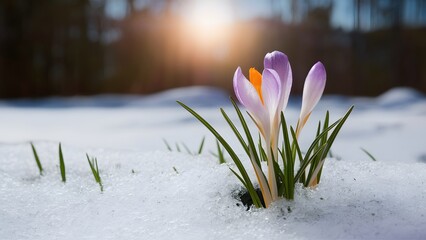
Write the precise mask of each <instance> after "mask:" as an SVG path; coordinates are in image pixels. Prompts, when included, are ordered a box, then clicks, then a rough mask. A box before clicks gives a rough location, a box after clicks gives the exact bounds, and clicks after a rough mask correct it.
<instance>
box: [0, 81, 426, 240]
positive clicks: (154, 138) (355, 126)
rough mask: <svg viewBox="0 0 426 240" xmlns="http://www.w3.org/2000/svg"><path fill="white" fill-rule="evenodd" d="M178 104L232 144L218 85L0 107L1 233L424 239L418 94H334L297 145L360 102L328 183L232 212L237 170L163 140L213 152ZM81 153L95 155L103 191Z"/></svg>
mask: <svg viewBox="0 0 426 240" xmlns="http://www.w3.org/2000/svg"><path fill="white" fill-rule="evenodd" d="M107 99H109V100H107ZM174 100H182V101H183V102H184V103H186V104H187V105H189V106H191V107H195V108H196V110H197V111H199V113H200V114H201V115H202V116H204V117H205V118H206V119H208V120H209V121H210V122H211V123H212V125H214V126H215V127H217V129H218V130H219V131H220V132H221V133H223V135H224V136H226V137H227V138H228V139H231V141H230V142H231V143H232V144H233V145H234V146H237V144H238V142H237V140H236V139H235V138H234V137H233V136H232V132H231V130H230V129H228V127H227V125H226V123H225V122H224V120H222V117H221V115H220V112H219V111H218V108H219V107H224V108H225V110H226V111H227V112H228V113H229V114H230V115H231V116H232V118H233V119H236V118H235V116H234V115H233V114H232V109H231V107H230V104H229V101H227V96H226V94H224V93H223V92H221V91H218V90H217V89H211V88H191V89H178V90H173V91H169V92H165V93H160V94H158V95H153V96H146V97H135V96H113V97H105V96H103V97H94V98H83V99H80V98H70V99H61V100H52V99H50V100H44V101H45V102H44V101H41V102H38V103H35V104H34V103H33V102H28V103H27V104H22V103H21V104H20V105H19V104H18V105H17V104H16V102H2V103H1V104H0V133H1V134H0V156H1V157H0V239H170V238H172V239H245V240H247V239H425V238H426V230H425V227H424V226H425V225H426V216H425V215H426V204H424V203H425V201H426V187H425V180H426V178H425V170H426V165H425V164H426V160H425V159H426V148H425V147H426V142H425V141H424V136H425V135H426V127H425V123H426V121H425V120H426V100H425V97H424V96H423V95H422V94H420V93H418V92H415V91H414V90H410V89H393V90H391V91H390V92H388V93H385V94H384V95H382V96H379V97H378V98H346V97H342V96H326V97H325V98H324V99H323V101H321V102H320V104H319V106H318V107H317V109H316V110H315V111H314V113H313V115H312V118H311V120H310V122H309V124H308V125H307V127H306V128H305V129H304V131H303V132H302V135H301V141H302V144H307V143H308V142H309V140H310V139H311V138H312V135H311V134H313V130H314V129H315V127H316V123H317V120H320V119H322V118H323V116H324V114H325V111H326V110H327V109H329V110H330V111H331V117H332V119H334V120H335V119H337V118H338V117H339V116H341V115H343V114H344V112H345V111H346V110H347V108H349V106H350V105H352V104H354V105H355V110H354V112H353V114H352V115H351V116H350V118H349V120H348V122H347V124H346V125H345V126H344V129H343V130H342V132H341V135H340V136H339V137H338V138H337V140H336V143H335V146H334V147H333V149H332V152H333V155H334V157H333V158H329V159H327V161H326V163H325V167H324V171H323V175H322V180H321V181H322V182H321V183H320V185H319V186H318V187H317V188H316V189H314V190H310V189H303V188H302V187H300V186H299V187H298V188H297V192H296V196H295V201H293V202H288V201H285V200H281V201H278V202H276V203H275V204H274V205H273V206H272V207H271V208H269V209H252V210H250V211H246V209H245V207H243V206H237V204H238V203H239V201H238V200H237V199H236V197H235V193H236V192H237V191H238V190H240V188H241V184H240V183H239V182H238V180H237V179H236V178H235V176H233V175H232V173H231V172H230V171H229V169H228V167H233V165H232V164H223V165H219V164H218V162H217V159H215V158H214V157H213V156H212V155H211V154H209V153H208V151H207V150H206V151H204V153H203V154H202V155H200V156H191V155H189V154H186V153H178V152H176V151H174V152H169V151H167V150H166V148H165V146H164V144H163V142H162V141H163V138H165V139H167V141H169V143H174V142H185V143H186V144H187V145H188V146H189V147H190V148H191V149H192V150H194V151H195V150H196V149H197V148H198V145H199V143H200V141H201V139H202V137H203V136H206V148H207V149H208V150H212V151H215V142H214V139H213V138H212V136H211V135H209V134H208V132H207V131H206V130H205V129H204V128H203V127H202V126H201V124H199V123H198V122H197V121H196V120H194V119H193V118H192V117H191V116H190V115H189V114H188V113H187V112H185V111H184V110H183V109H181V108H180V107H179V106H177V105H175V104H174V103H173V102H174ZM61 101H62V103H61ZM46 102H47V103H49V104H47V103H46ZM64 102H66V103H67V104H68V107H67V106H65V105H67V104H64ZM94 102H96V104H94ZM88 103H90V104H88ZM52 106H54V107H52ZM299 108H300V100H298V99H296V98H295V99H292V101H290V105H289V107H288V109H287V110H286V117H287V121H288V122H289V123H295V122H296V120H297V117H298V114H299ZM28 141H33V142H34V144H35V146H36V148H37V150H38V153H39V156H40V159H41V161H42V163H43V167H44V168H45V174H44V176H39V175H38V169H37V166H36V163H35V161H34V158H33V155H32V152H31V148H30V145H29V143H28ZM59 141H61V142H62V144H63V146H62V147H63V152H64V157H65V164H66V169H67V179H68V181H67V182H66V183H65V184H64V183H62V182H61V181H60V172H59V167H58V162H59V161H58V143H59ZM360 147H363V148H365V149H367V150H368V151H369V152H371V153H372V154H373V155H374V156H375V157H376V159H377V161H372V160H371V159H370V158H369V157H368V156H367V155H366V154H365V153H364V152H362V151H361V150H360ZM236 149H238V148H236ZM237 152H239V153H241V154H242V153H243V151H242V150H240V151H237ZM86 153H88V154H89V155H91V156H96V157H97V158H98V163H99V168H100V170H101V177H102V180H103V182H104V192H102V193H101V192H100V189H99V186H98V185H97V184H96V183H95V181H94V179H93V176H92V175H91V172H90V168H89V166H88V163H87V160H86V158H85V154H86ZM241 156H244V155H241ZM243 158H244V157H243ZM244 159H245V158H244ZM244 163H245V164H247V165H249V162H248V161H247V159H245V161H244ZM249 172H250V174H251V176H252V179H253V180H254V179H255V178H254V176H253V173H252V172H251V169H250V171H249Z"/></svg>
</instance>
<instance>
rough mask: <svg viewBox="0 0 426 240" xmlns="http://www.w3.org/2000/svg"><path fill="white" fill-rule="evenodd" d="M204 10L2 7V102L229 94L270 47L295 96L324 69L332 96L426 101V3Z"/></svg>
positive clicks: (370, 1)
mask: <svg viewBox="0 0 426 240" xmlns="http://www.w3.org/2000/svg"><path fill="white" fill-rule="evenodd" d="M200 2H203V1H188V0H161V1H158V0H157V1H153V0H151V1H149V0H108V1H102V0H73V1H71V0H61V1H59V0H39V1H27V0H2V1H0V98H23V97H25V98H28V97H30V98H34V97H45V96H52V95H60V96H73V95H92V94H103V93H131V94H147V93H152V92H157V91H161V90H164V89H168V88H173V87H180V86H189V85H210V86H216V87H221V88H224V89H226V90H230V89H231V87H232V84H231V79H232V76H233V73H234V71H235V69H236V68H237V66H241V67H242V68H243V69H245V70H248V68H249V67H252V66H254V67H256V68H257V69H262V68H263V63H262V60H263V56H264V55H265V53H266V52H270V51H273V50H280V51H283V52H285V53H286V54H287V55H288V56H289V59H290V62H291V64H292V68H293V76H294V79H295V82H294V87H293V89H294V91H295V92H299V93H300V92H301V89H302V82H303V80H304V78H305V77H306V76H305V74H306V73H307V72H308V70H309V67H310V66H312V65H313V63H315V62H316V61H318V60H320V61H322V62H323V63H324V64H325V66H326V68H327V74H328V79H327V81H328V83H327V89H326V92H327V93H339V94H348V95H376V94H379V93H382V92H383V91H386V90H388V89H390V88H392V87H395V86H409V87H414V88H416V89H418V90H421V91H423V92H426V1H424V0H409V1H403V0H377V1H374V0H341V1H336V0H319V1H313V0H300V1H297V0H286V1H276V0H270V1H239V0H230V1H210V2H209V4H210V5H209V4H207V6H203V5H202V4H200ZM206 2H208V1H205V2H204V3H206ZM212 2H215V4H212Z"/></svg>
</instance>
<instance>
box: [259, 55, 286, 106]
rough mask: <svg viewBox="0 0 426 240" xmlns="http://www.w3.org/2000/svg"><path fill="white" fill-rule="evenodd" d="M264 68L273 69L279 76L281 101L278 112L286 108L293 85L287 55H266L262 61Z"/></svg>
mask: <svg viewBox="0 0 426 240" xmlns="http://www.w3.org/2000/svg"><path fill="white" fill-rule="evenodd" d="M263 65H264V67H265V68H270V69H274V70H275V71H276V72H277V73H278V76H279V80H280V81H281V91H282V94H281V99H280V104H279V108H280V111H281V110H283V109H285V108H286V107H287V103H288V98H289V96H290V90H291V86H292V83H293V76H292V72H291V66H290V62H289V61H288V57H287V55H285V54H284V53H282V52H279V51H273V52H272V53H267V54H266V56H265V59H264V61H263Z"/></svg>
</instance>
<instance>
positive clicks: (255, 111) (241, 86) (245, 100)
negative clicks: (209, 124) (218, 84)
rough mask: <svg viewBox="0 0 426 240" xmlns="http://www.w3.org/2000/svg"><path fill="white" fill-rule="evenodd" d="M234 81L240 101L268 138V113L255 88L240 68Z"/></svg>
mask: <svg viewBox="0 0 426 240" xmlns="http://www.w3.org/2000/svg"><path fill="white" fill-rule="evenodd" d="M233 81H234V82H233V85H234V92H235V95H236V96H237V98H238V101H239V102H240V103H241V104H242V105H244V107H246V108H247V110H248V111H249V112H250V114H251V115H252V117H253V118H254V120H255V122H256V124H257V125H258V127H259V130H260V131H261V133H262V134H263V135H264V136H267V135H266V134H269V117H268V112H267V111H266V108H265V107H264V106H263V104H262V101H261V100H260V96H259V94H258V93H257V91H256V89H255V88H254V86H253V85H252V84H251V83H250V81H248V80H247V78H246V77H245V76H244V75H243V74H242V72H241V68H240V67H238V68H237V70H236V71H235V74H234V80H233Z"/></svg>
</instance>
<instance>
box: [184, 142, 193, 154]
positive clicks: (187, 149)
mask: <svg viewBox="0 0 426 240" xmlns="http://www.w3.org/2000/svg"><path fill="white" fill-rule="evenodd" d="M181 144H182V146H183V148H185V151H186V152H187V153H188V154H189V155H194V154H193V153H192V152H191V150H189V148H188V146H186V144H185V143H181Z"/></svg>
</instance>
